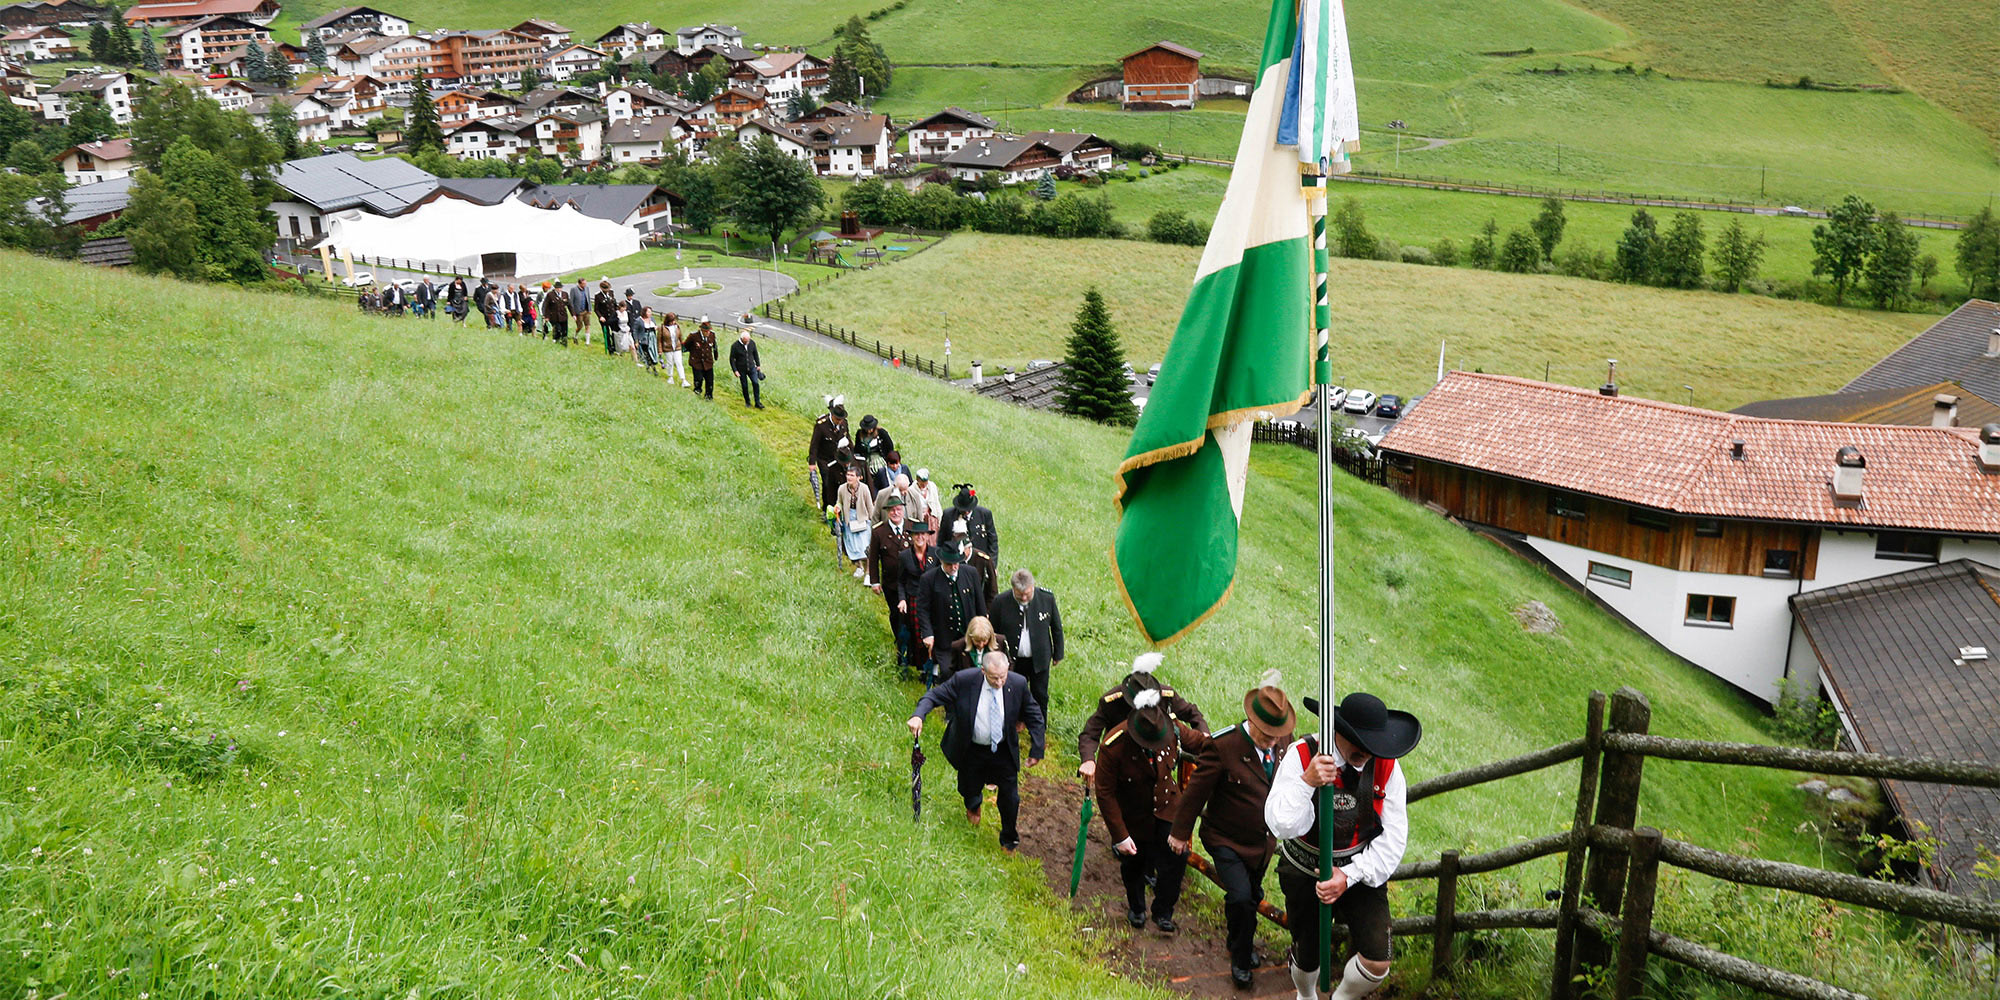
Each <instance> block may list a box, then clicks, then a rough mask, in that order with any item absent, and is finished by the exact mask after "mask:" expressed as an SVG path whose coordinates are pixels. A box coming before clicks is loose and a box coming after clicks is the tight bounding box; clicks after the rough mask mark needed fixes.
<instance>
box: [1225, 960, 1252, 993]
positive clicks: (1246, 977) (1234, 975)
mask: <svg viewBox="0 0 2000 1000" xmlns="http://www.w3.org/2000/svg"><path fill="white" fill-rule="evenodd" d="M1255 978H1256V975H1255V973H1252V972H1251V971H1250V970H1249V969H1239V968H1237V967H1236V966H1234V965H1232V966H1230V967H1229V981H1230V982H1231V983H1234V984H1235V985H1236V988H1237V989H1239V990H1247V989H1249V988H1250V984H1251V980H1253V979H1255Z"/></svg>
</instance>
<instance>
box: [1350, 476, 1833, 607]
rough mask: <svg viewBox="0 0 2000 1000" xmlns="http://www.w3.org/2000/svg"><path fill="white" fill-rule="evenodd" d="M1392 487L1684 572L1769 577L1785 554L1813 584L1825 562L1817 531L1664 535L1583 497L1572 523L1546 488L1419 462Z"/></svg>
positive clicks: (1785, 528)
mask: <svg viewBox="0 0 2000 1000" xmlns="http://www.w3.org/2000/svg"><path fill="white" fill-rule="evenodd" d="M1389 485H1390V486H1391V488H1393V489H1395V490H1396V491H1397V492H1399V493H1401V494H1403V495H1404V496H1406V497H1408V498H1410V499H1412V500H1415V501H1417V502H1419V503H1429V504H1434V505H1436V506H1438V507H1441V508H1443V509H1444V511H1445V512H1446V513H1449V514H1450V515H1451V516H1453V517H1456V518H1458V519H1460V520H1463V521H1473V522H1477V523H1479V524H1485V525H1491V526H1493V527H1496V528H1501V529H1504V530H1506V531H1515V532H1519V533H1521V534H1523V535H1529V536H1532V537H1535V538H1546V539H1549V540H1551V541H1556V542H1562V543H1563V544H1565V545H1574V546H1576V547H1578V548H1583V549H1589V550H1591V551H1593V552H1602V553H1604V554H1605V555H1608V556H1613V557H1616V558H1619V559H1630V560H1633V561H1635V562H1643V563H1648V564H1650V565H1654V566H1664V567H1667V568H1669V569H1675V570H1681V571H1683V572H1694V573H1730V574H1735V575H1739V576H1763V575H1764V561H1765V553H1766V551H1767V550H1771V549H1780V550H1791V551H1794V552H1798V553H1799V557H1798V559H1797V560H1796V564H1797V565H1798V566H1800V568H1801V569H1800V571H1801V572H1802V573H1803V575H1804V578H1805V579H1808V580H1810V579H1812V578H1813V574H1814V570H1815V567H1816V563H1817V559H1818V554H1819V530H1818V529H1817V528H1812V527H1801V526H1799V525H1790V524H1766V523H1758V522H1754V521H1730V520H1723V521H1721V522H1720V528H1721V534H1720V535H1719V536H1717V537H1703V536H1699V535H1697V534H1696V533H1695V530H1696V519H1695V518H1692V517H1682V516H1679V515H1666V517H1667V527H1666V528H1665V529H1664V530H1662V529H1660V528H1655V527H1650V526H1647V525H1644V524H1634V523H1633V522H1632V514H1633V513H1634V512H1635V511H1636V512H1640V513H1642V515H1643V514H1645V513H1652V512H1651V510H1650V508H1642V507H1634V506H1632V505H1630V504H1624V503H1619V502H1617V501H1614V500H1603V499H1599V498H1596V497H1588V496H1581V495H1580V494H1572V495H1573V496H1578V497H1580V499H1581V500H1582V501H1583V509H1584V516H1583V517H1567V516H1564V515H1561V514H1554V513H1551V512H1550V510H1549V494H1550V493H1551V492H1553V491H1551V490H1550V489H1549V488H1547V487H1544V486H1539V485H1537V484H1534V483H1525V482H1521V481H1519V480H1515V479H1507V478H1505V477H1502V476H1491V475H1486V474H1484V473H1480V472H1475V471H1472V470H1470V469H1463V468H1459V467H1457V466H1452V465H1442V464H1439V463H1435V462H1427V461H1423V460H1421V459H1419V460H1417V461H1416V462H1415V463H1414V464H1413V465H1412V466H1411V468H1409V469H1407V470H1401V469H1397V468H1396V467H1395V466H1394V465H1393V464H1392V465H1391V471H1390V477H1389Z"/></svg>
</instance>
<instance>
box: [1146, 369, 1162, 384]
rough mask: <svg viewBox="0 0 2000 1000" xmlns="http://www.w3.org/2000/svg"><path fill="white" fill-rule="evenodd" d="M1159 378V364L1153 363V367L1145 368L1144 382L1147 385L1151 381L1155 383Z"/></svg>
mask: <svg viewBox="0 0 2000 1000" xmlns="http://www.w3.org/2000/svg"><path fill="white" fill-rule="evenodd" d="M1159 380H1160V366H1159V365H1154V366H1153V367H1151V368H1148V369H1146V384H1147V385H1152V384H1153V383H1155V382H1158V381H1159Z"/></svg>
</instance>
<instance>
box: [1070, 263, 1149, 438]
mask: <svg viewBox="0 0 2000 1000" xmlns="http://www.w3.org/2000/svg"><path fill="white" fill-rule="evenodd" d="M1069 330H1070V333H1069V347H1068V349H1067V353H1065V355H1064V356H1063V372H1062V385H1061V388H1060V390H1059V396H1058V403H1057V408H1058V409H1060V410H1061V411H1062V412H1064V413H1068V414H1071V415H1073V416H1079V417H1084V418H1087V419H1090V420H1095V421H1097V422H1098V423H1103V424H1131V423H1134V422H1136V421H1137V420H1138V419H1139V411H1138V408H1137V407H1136V406H1134V405H1132V389H1131V383H1130V382H1127V381H1126V380H1125V348H1124V346H1123V345H1122V344H1121V343H1119V338H1118V329H1117V327H1115V326H1112V325H1111V313H1110V311H1109V310H1107V309H1106V308H1105V307H1104V296H1103V295H1102V294H1100V293H1099V292H1098V291H1097V289H1095V288H1091V289H1090V290H1088V291H1086V292H1084V293H1083V306H1082V308H1080V309H1078V310H1077V312H1076V320H1075V322H1073V323H1071V324H1070V328H1069Z"/></svg>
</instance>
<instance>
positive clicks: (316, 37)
mask: <svg viewBox="0 0 2000 1000" xmlns="http://www.w3.org/2000/svg"><path fill="white" fill-rule="evenodd" d="M306 61H307V62H309V63H312V64H313V65H314V66H317V67H318V68H320V69H325V68H326V67H327V55H326V38H325V37H324V36H322V35H321V34H320V33H319V32H317V31H315V32H313V33H312V37H310V38H308V39H306Z"/></svg>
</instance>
